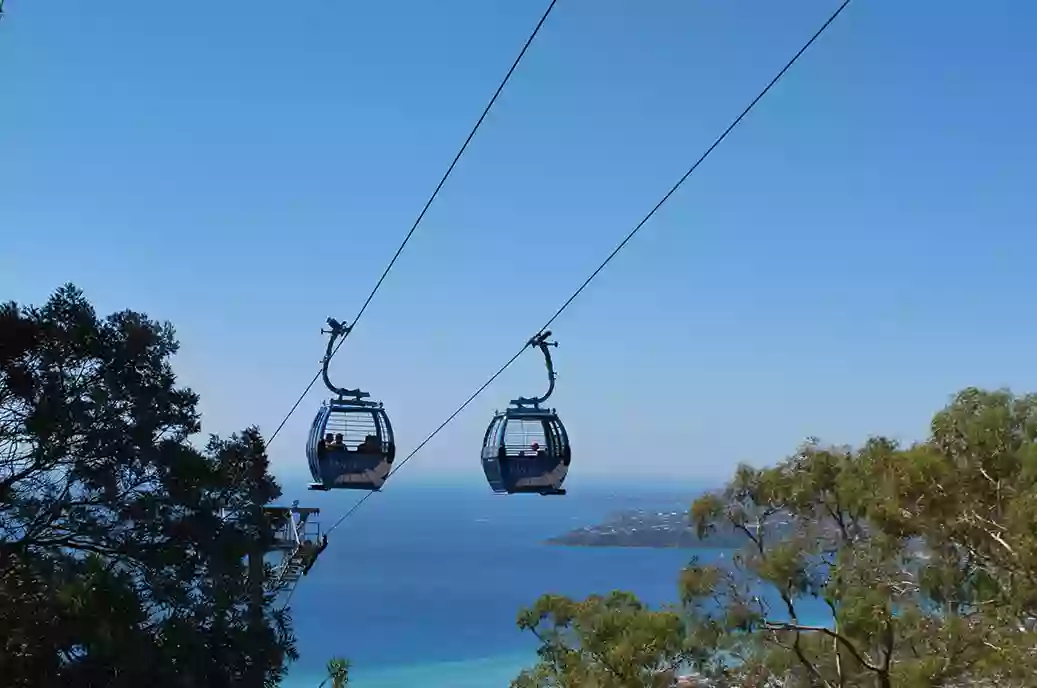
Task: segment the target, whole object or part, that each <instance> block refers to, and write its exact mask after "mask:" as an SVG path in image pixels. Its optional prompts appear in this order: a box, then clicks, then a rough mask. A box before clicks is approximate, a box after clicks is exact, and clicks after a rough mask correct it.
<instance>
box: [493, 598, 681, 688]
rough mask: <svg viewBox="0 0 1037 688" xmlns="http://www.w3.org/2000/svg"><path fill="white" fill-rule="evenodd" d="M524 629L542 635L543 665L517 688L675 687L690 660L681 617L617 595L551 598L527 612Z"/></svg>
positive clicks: (521, 620) (522, 618)
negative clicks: (686, 660) (677, 675)
mask: <svg viewBox="0 0 1037 688" xmlns="http://www.w3.org/2000/svg"><path fill="white" fill-rule="evenodd" d="M518 625H519V628H522V629H524V630H528V631H531V632H533V633H534V634H536V636H537V638H538V639H539V640H540V643H541V646H540V649H539V651H538V654H539V656H540V663H539V665H538V666H537V667H536V668H535V669H534V670H532V671H527V672H523V674H522V675H521V676H519V678H517V679H516V680H515V681H514V682H513V683H512V685H513V686H514V687H515V688H532V687H534V686H545V687H546V686H584V687H586V688H621V687H623V686H632V685H636V686H658V687H660V688H662V687H663V686H669V685H670V684H671V683H672V681H673V677H674V671H675V670H676V669H677V667H678V666H679V665H680V663H681V661H682V660H683V659H684V654H683V649H684V647H685V643H684V624H683V622H682V620H681V617H680V615H679V614H678V613H676V612H668V611H652V610H649V609H647V608H645V606H644V605H642V604H641V603H640V602H639V601H638V600H637V599H636V598H635V597H634V596H633V595H632V594H630V593H626V592H619V591H615V592H612V593H611V594H609V595H607V596H604V597H601V596H592V597H589V598H587V599H586V600H584V601H582V602H574V601H572V600H569V599H566V598H564V597H560V596H557V595H546V596H544V597H542V598H541V599H540V600H538V601H537V602H536V604H535V605H533V607H532V608H530V609H526V610H523V612H522V613H521V614H520V615H519V619H518Z"/></svg>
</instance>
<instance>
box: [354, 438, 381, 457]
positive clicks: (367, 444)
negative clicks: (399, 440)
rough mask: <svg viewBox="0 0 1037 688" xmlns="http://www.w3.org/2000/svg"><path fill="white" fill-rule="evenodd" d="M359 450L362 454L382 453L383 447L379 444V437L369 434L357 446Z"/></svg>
mask: <svg viewBox="0 0 1037 688" xmlns="http://www.w3.org/2000/svg"><path fill="white" fill-rule="evenodd" d="M357 451H358V452H360V453H362V454H380V453H381V452H382V448H381V447H380V446H379V444H378V437H377V436H375V435H368V436H367V437H365V438H364V441H363V443H362V444H361V445H360V446H359V447H357Z"/></svg>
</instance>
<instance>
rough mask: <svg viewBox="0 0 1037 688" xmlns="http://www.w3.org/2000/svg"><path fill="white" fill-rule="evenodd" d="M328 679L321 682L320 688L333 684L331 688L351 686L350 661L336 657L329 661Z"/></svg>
mask: <svg viewBox="0 0 1037 688" xmlns="http://www.w3.org/2000/svg"><path fill="white" fill-rule="evenodd" d="M327 672H328V677H327V678H326V679H324V680H323V681H321V683H320V688H324V686H325V685H327V684H328V682H329V681H330V682H331V688H346V686H347V685H348V684H349V660H346V659H342V658H341V657H335V658H334V659H330V660H328V667H327Z"/></svg>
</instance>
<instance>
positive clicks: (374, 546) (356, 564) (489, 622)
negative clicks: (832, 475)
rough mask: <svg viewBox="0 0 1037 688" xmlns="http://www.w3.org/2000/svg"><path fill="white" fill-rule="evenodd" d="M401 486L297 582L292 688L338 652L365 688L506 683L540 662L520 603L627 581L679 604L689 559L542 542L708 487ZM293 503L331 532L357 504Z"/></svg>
mask: <svg viewBox="0 0 1037 688" xmlns="http://www.w3.org/2000/svg"><path fill="white" fill-rule="evenodd" d="M399 482H400V484H398V485H397V484H392V485H390V486H389V487H387V488H386V490H385V491H384V492H383V493H379V494H376V495H373V496H372V497H371V498H370V499H369V500H368V501H367V503H365V504H364V505H363V507H362V508H361V509H359V510H358V511H357V512H356V513H355V514H354V515H353V516H352V517H350V518H349V519H348V520H347V521H345V522H344V523H343V524H342V525H341V526H340V527H338V528H337V529H336V530H334V531H333V532H331V534H330V535H329V537H328V543H329V546H328V549H327V550H326V551H325V552H324V554H322V555H321V558H320V560H319V561H318V562H317V564H316V565H315V566H314V568H313V570H312V571H311V572H310V574H309V575H308V576H306V577H305V578H303V579H302V580H301V581H300V583H299V587H298V589H297V590H296V592H295V595H294V597H293V598H292V601H291V607H292V612H293V617H294V620H295V626H296V634H297V636H298V639H299V650H300V654H301V659H300V660H299V661H298V662H297V663H295V664H294V665H293V666H292V669H291V671H290V674H289V677H288V679H287V680H286V681H285V682H284V684H283V685H284V686H285V688H302V687H304V686H312V687H316V686H317V685H319V684H320V682H321V680H322V679H323V677H324V665H325V663H326V662H327V660H328V659H330V658H331V657H333V656H336V655H338V656H344V657H347V658H348V659H349V660H350V661H351V663H352V669H351V671H350V685H351V686H354V687H356V688H394V687H396V686H400V687H402V686H413V685H422V686H426V687H428V688H437V687H440V686H443V687H447V688H453V687H456V688H465V687H467V686H472V687H473V688H474V687H476V686H477V687H479V688H493V687H494V686H507V685H508V682H509V681H510V680H511V679H512V678H514V677H515V676H516V675H517V674H518V672H519V671H520V670H521V669H522V668H523V667H526V666H530V665H532V664H533V663H534V662H535V652H534V651H535V648H536V643H535V639H534V638H532V636H531V635H529V634H525V633H522V632H520V631H519V630H518V628H517V627H516V625H515V619H516V616H517V614H518V612H519V610H520V609H521V608H522V607H523V606H525V605H528V604H531V603H532V602H534V601H535V600H536V599H537V597H538V596H539V595H541V594H543V593H547V592H555V593H561V594H566V595H573V596H585V595H587V594H590V593H594V592H608V591H610V590H613V589H617V588H618V589H625V590H631V591H633V592H636V593H637V594H638V595H640V596H641V597H642V598H643V599H644V600H646V601H648V602H652V603H664V602H672V601H674V600H675V599H676V594H677V586H676V582H677V575H678V572H679V570H680V568H681V566H683V565H684V564H685V563H687V561H688V559H689V557H690V555H691V553H690V552H688V551H681V550H648V549H622V548H616V549H592V548H569V547H558V546H551V545H546V544H544V542H543V541H544V539H545V538H548V537H550V536H553V535H559V534H561V533H563V532H566V531H567V530H570V529H572V528H575V527H579V526H584V525H590V524H593V523H596V522H599V521H600V520H602V519H603V518H604V517H606V516H607V515H608V514H609V513H611V512H614V511H617V510H621V509H626V508H632V507H638V506H641V507H651V508H657V509H660V510H663V509H681V510H684V509H687V507H688V504H689V503H690V501H691V499H692V498H693V497H694V495H695V494H696V492H697V491H698V490H697V489H696V488H694V487H692V486H688V487H686V488H674V487H672V486H669V487H666V486H661V487H658V488H651V487H640V488H638V489H637V490H632V489H631V488H630V487H629V486H625V485H609V484H607V483H605V484H589V485H583V486H581V485H579V484H574V485H573V486H572V488H571V491H570V493H569V495H567V496H565V497H539V496H536V495H513V496H498V495H493V494H491V493H489V490H488V488H487V487H486V486H485V485H480V484H467V485H439V484H421V483H415V482H409V483H408V482H406V481H405V480H400V481H399ZM292 492H294V491H292ZM293 497H297V498H299V499H300V503H301V504H302V505H304V506H317V507H320V508H321V515H320V517H319V519H318V520H319V521H320V523H321V525H322V527H323V528H327V527H329V526H331V525H332V524H333V523H334V522H335V521H336V520H338V517H339V516H341V515H342V514H343V513H344V512H345V511H346V510H347V509H348V508H349V507H350V506H351V505H352V504H353V503H354V502H355V500H356V498H357V497H356V496H355V495H352V494H344V493H342V492H333V493H312V492H311V493H296V494H291V495H290V496H289V497H288V500H289V501H290V499H291V498H293ZM285 503H287V502H285Z"/></svg>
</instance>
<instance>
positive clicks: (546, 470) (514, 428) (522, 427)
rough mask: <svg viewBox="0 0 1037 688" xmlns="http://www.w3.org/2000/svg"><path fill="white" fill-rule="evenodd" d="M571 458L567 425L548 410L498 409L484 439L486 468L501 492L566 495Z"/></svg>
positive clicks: (483, 464) (498, 491) (487, 477)
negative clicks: (563, 487) (566, 477)
mask: <svg viewBox="0 0 1037 688" xmlns="http://www.w3.org/2000/svg"><path fill="white" fill-rule="evenodd" d="M571 461H572V448H571V447H570V446H569V436H568V435H567V434H566V432H565V426H564V425H562V421H561V420H559V419H558V414H556V413H555V412H554V411H551V410H548V409H540V408H509V409H507V410H506V411H503V412H500V411H498V412H497V414H496V415H495V416H494V418H493V420H492V421H490V425H489V427H488V428H487V429H486V435H485V437H484V438H483V449H482V466H483V471H484V472H485V473H486V479H487V480H488V481H489V483H490V488H491V489H492V490H493V491H494V492H496V493H498V494H517V493H535V494H540V495H564V494H565V490H564V489H562V483H563V482H565V476H566V474H568V472H569V464H570V462H571Z"/></svg>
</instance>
